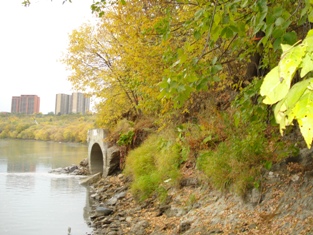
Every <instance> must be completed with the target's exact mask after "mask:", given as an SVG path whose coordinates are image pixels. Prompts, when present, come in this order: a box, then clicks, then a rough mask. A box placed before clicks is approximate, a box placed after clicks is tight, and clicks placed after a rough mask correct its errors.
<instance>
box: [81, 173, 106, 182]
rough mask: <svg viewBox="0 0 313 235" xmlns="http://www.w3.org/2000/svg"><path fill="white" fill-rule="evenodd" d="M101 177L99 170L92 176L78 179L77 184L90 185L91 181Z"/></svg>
mask: <svg viewBox="0 0 313 235" xmlns="http://www.w3.org/2000/svg"><path fill="white" fill-rule="evenodd" d="M100 178H101V172H98V173H97V174H94V175H92V176H89V177H87V178H84V179H82V180H80V181H79V184H81V185H90V184H92V183H95V182H96V181H98V180H99V179H100Z"/></svg>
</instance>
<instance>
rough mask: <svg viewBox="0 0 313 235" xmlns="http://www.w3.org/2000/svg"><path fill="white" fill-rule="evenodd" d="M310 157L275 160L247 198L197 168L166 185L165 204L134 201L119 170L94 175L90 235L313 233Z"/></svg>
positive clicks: (312, 182) (295, 234)
mask: <svg viewBox="0 0 313 235" xmlns="http://www.w3.org/2000/svg"><path fill="white" fill-rule="evenodd" d="M312 159H313V158H312V156H308V157H303V158H294V159H286V161H284V162H282V163H279V164H276V165H274V166H273V167H272V169H271V170H266V171H264V174H263V178H264V182H263V184H262V187H260V188H255V189H253V190H252V191H251V192H250V193H248V194H247V195H246V197H245V198H242V197H239V196H236V195H234V194H231V193H227V192H220V191H216V190H213V189H212V188H211V187H210V185H208V184H207V183H206V181H205V180H201V179H203V177H202V176H201V173H200V172H197V171H196V170H195V169H187V170H185V171H184V175H183V177H182V179H181V182H180V184H179V186H177V187H168V197H167V199H166V200H165V202H163V203H160V202H159V201H158V200H156V198H154V197H152V198H150V199H148V200H146V201H144V202H138V201H137V200H135V198H134V197H133V196H132V194H131V193H130V190H129V188H130V180H129V179H127V177H125V176H124V175H123V174H121V173H119V174H116V175H111V176H107V177H106V178H101V177H100V176H99V177H95V178H94V181H95V182H92V183H91V184H90V185H89V186H87V187H88V189H89V190H88V193H89V199H90V200H89V203H90V204H89V206H90V208H91V211H90V212H89V219H90V220H89V222H88V223H89V226H90V227H91V228H92V229H93V231H92V233H91V234H92V235H100V234H101V235H102V234H106V235H122V234H130V235H145V234H152V235H167V234H174V235H176V234H177V235H178V234H184V235H197V234H201V235H206V234H229V235H235V234H249V235H250V234H256V235H257V234H284V235H285V234H291V235H293V234H294V235H298V234H313V226H312V224H313V213H312V211H313V194H312V193H311V191H312V188H313V180H312V179H313V173H312V172H313V160H312ZM165 183H166V182H165Z"/></svg>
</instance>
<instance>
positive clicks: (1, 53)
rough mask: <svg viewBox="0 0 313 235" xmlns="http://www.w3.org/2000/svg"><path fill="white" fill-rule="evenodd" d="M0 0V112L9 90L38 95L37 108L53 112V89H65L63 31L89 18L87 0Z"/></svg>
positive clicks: (8, 98)
mask: <svg viewBox="0 0 313 235" xmlns="http://www.w3.org/2000/svg"><path fill="white" fill-rule="evenodd" d="M31 2H32V4H31V6H30V7H23V6H22V4H21V3H22V0H0V112H1V111H7V112H10V111H11V98H12V96H20V95H38V96H39V97H40V112H42V113H44V114H46V113H48V112H51V111H52V112H54V108H55V95H56V94H57V93H66V94H71V93H72V92H74V91H73V90H72V87H71V84H70V82H68V80H67V77H68V74H69V72H68V71H66V67H65V65H64V64H62V63H61V62H59V61H58V60H60V59H61V57H62V53H66V48H67V46H68V35H69V34H70V33H71V32H72V30H73V29H76V28H78V27H79V26H80V25H82V24H83V23H84V22H88V21H92V18H93V16H92V13H91V10H90V5H91V4H92V0H72V3H65V4H64V5H62V2H63V1H62V0H53V1H50V0H31Z"/></svg>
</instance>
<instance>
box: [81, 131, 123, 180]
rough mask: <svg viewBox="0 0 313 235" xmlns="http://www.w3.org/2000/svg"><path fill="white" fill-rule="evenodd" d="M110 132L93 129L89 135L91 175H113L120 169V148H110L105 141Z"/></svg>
mask: <svg viewBox="0 0 313 235" xmlns="http://www.w3.org/2000/svg"><path fill="white" fill-rule="evenodd" d="M107 134H108V132H107V131H106V130H104V129H91V130H89V131H88V134H87V141H88V162H89V171H90V174H96V173H99V172H100V173H102V177H106V176H107V175H109V174H112V173H113V172H114V171H115V170H117V169H118V168H119V158H120V154H119V148H118V147H117V146H112V147H110V148H108V143H107V142H106V141H105V138H106V137H107Z"/></svg>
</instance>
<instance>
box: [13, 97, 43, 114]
mask: <svg viewBox="0 0 313 235" xmlns="http://www.w3.org/2000/svg"><path fill="white" fill-rule="evenodd" d="M39 110H40V98H39V97H38V96H37V95H21V96H13V97H12V103H11V112H12V113H24V114H34V113H39Z"/></svg>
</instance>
